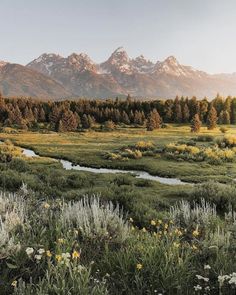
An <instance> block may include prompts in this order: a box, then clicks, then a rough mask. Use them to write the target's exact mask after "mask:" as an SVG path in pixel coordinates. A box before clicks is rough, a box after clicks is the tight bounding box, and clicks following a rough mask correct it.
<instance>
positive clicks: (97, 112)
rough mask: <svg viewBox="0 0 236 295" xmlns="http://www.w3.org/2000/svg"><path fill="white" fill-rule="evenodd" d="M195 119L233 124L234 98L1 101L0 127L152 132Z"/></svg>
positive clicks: (235, 109) (205, 122) (235, 110)
mask: <svg viewBox="0 0 236 295" xmlns="http://www.w3.org/2000/svg"><path fill="white" fill-rule="evenodd" d="M196 115H198V117H199V120H200V121H201V123H203V124H208V125H209V120H213V117H214V118H215V121H216V119H217V121H218V122H217V123H219V124H230V123H231V124H236V98H231V97H227V98H226V99H223V98H222V97H221V96H219V95H217V97H216V98H215V99H214V100H213V101H211V102H209V101H208V100H207V99H202V100H197V98H196V97H193V98H191V99H189V98H184V97H181V98H179V97H176V98H175V99H168V100H152V101H140V100H132V99H131V98H130V97H129V96H128V97H127V99H125V100H121V99H115V100H84V99H83V100H82V99H81V100H75V101H60V102H44V101H37V100H32V99H26V98H17V99H9V98H2V97H0V123H1V124H2V125H5V126H12V125H17V126H19V127H21V128H28V127H34V126H35V127H37V125H38V124H39V123H45V124H47V125H48V126H49V127H50V128H52V129H53V130H56V131H74V130H77V129H78V128H84V129H87V128H91V127H92V126H93V125H94V123H100V124H103V123H105V122H108V121H109V122H110V124H111V123H114V124H121V123H123V124H127V125H129V124H134V125H140V126H142V125H144V124H146V125H147V128H148V129H149V130H153V129H155V128H159V127H160V124H161V123H163V122H164V123H191V122H192V121H193V120H195V119H196ZM214 124H215V122H214ZM213 127H214V126H213Z"/></svg>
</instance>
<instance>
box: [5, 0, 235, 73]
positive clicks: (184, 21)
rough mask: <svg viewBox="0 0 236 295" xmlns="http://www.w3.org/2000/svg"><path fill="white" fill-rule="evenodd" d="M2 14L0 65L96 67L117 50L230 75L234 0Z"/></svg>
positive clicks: (20, 3) (31, 5)
mask: <svg viewBox="0 0 236 295" xmlns="http://www.w3.org/2000/svg"><path fill="white" fill-rule="evenodd" d="M0 11H1V17H0V36H1V47H0V60H6V61H10V62H15V63H20V64H27V63H28V62H29V61H31V60H32V59H33V58H35V56H38V55H40V54H41V53H43V52H48V53H50V52H55V53H58V54H61V55H64V56H67V55H69V54H70V53H71V52H77V53H80V52H86V53H87V54H89V56H90V57H91V58H92V59H93V60H94V61H95V62H102V61H104V60H106V59H107V58H108V56H109V54H110V52H111V51H113V50H114V49H115V48H117V47H118V46H123V47H125V48H126V50H127V51H128V52H129V54H130V56H131V57H135V56H138V55H140V54H143V55H144V56H145V57H146V58H148V59H151V60H153V61H156V60H157V59H158V60H163V59H165V58H166V57H167V56H169V55H174V56H176V58H177V59H178V60H179V61H180V63H181V64H190V65H192V66H194V67H195V68H197V69H201V70H204V71H207V72H210V73H219V72H236V39H235V31H236V17H235V11H236V1H234V0H227V1H221V0H197V1H195V0H172V1H171V0H119V1H117V0H83V1H82V0H47V1H46V0H33V1H32V0H1V4H0Z"/></svg>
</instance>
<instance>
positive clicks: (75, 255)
mask: <svg viewBox="0 0 236 295" xmlns="http://www.w3.org/2000/svg"><path fill="white" fill-rule="evenodd" d="M72 258H73V259H77V258H78V259H79V258H80V253H79V252H78V251H76V250H74V251H73V253H72Z"/></svg>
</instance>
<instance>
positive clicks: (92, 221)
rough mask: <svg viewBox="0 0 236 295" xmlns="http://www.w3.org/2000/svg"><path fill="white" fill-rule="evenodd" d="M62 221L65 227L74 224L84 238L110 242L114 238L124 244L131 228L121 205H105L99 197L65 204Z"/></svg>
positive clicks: (109, 203) (108, 203)
mask: <svg viewBox="0 0 236 295" xmlns="http://www.w3.org/2000/svg"><path fill="white" fill-rule="evenodd" d="M61 219H62V223H63V224H64V225H65V226H66V225H67V224H72V225H74V226H76V227H77V228H79V229H80V231H81V234H82V236H84V237H86V238H88V239H98V240H108V241H109V240H110V238H112V241H116V242H120V243H122V242H124V241H125V240H126V239H127V238H128V235H129V226H128V224H127V223H126V221H125V220H124V219H123V211H122V209H120V207H119V205H117V206H114V205H113V204H112V203H111V202H107V203H104V204H103V203H102V202H101V200H100V198H99V197H97V196H93V197H92V198H88V197H84V198H83V199H81V200H80V201H77V202H70V203H68V204H64V207H63V210H62V213H61Z"/></svg>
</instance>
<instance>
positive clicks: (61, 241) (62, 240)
mask: <svg viewBox="0 0 236 295" xmlns="http://www.w3.org/2000/svg"><path fill="white" fill-rule="evenodd" d="M57 242H58V244H63V243H64V242H65V240H64V239H62V238H59V239H58V240H57Z"/></svg>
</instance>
